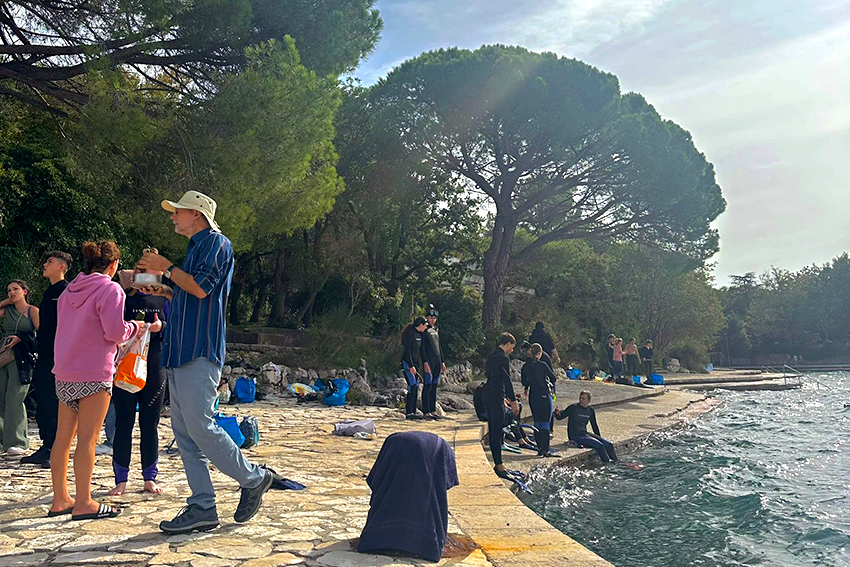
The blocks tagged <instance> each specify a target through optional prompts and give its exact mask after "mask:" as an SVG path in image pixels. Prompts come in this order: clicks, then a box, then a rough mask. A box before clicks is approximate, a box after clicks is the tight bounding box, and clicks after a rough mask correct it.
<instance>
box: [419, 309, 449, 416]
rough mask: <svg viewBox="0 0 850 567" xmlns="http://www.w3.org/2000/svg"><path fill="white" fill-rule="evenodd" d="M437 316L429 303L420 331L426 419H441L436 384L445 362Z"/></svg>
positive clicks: (438, 381) (443, 369)
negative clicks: (438, 410)
mask: <svg viewBox="0 0 850 567" xmlns="http://www.w3.org/2000/svg"><path fill="white" fill-rule="evenodd" d="M438 316H439V313H438V312H437V308H436V307H434V306H433V305H429V306H428V313H427V315H425V318H426V319H427V320H428V327H427V328H426V329H425V331H424V332H423V333H422V366H423V371H424V372H423V375H422V413H424V414H425V417H426V418H428V419H442V417H440V416H439V415H437V384H439V383H440V376H442V375H443V372H445V371H446V363H445V362H444V360H443V349H442V347H441V346H440V334H439V333H438V332H437V328H436V325H437V317H438Z"/></svg>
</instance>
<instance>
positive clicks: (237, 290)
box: [229, 254, 251, 325]
mask: <svg viewBox="0 0 850 567" xmlns="http://www.w3.org/2000/svg"><path fill="white" fill-rule="evenodd" d="M250 271H251V259H250V257H249V255H248V254H240V255H238V256H237V257H236V270H235V273H234V274H233V286H232V287H231V288H230V299H229V301H230V324H231V325H239V324H240V323H241V322H242V321H241V319H242V313H241V312H240V309H239V300H240V299H241V298H242V290H243V289H244V288H245V280H247V279H248V273H249V272H250Z"/></svg>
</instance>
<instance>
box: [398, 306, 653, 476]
mask: <svg viewBox="0 0 850 567" xmlns="http://www.w3.org/2000/svg"><path fill="white" fill-rule="evenodd" d="M438 316H439V313H438V311H437V309H436V308H435V307H434V305H429V306H428V310H427V313H426V316H425V317H421V316H420V317H416V318H415V319H414V320H413V322H412V323H411V324H409V325H408V326H407V327H406V328H405V329H404V331H402V335H401V339H402V348H403V352H402V359H401V364H402V369H403V371H404V376H405V378H406V379H407V399H406V402H405V418H406V419H434V420H437V419H443V417H442V416H440V415H439V414H438V413H437V406H436V403H437V385H438V384H439V381H440V377H441V376H442V374H443V373H444V372H445V370H446V365H445V362H444V358H443V352H442V348H441V345H440V335H439V332H438V331H437V329H436V324H437V317H438ZM612 336H613V335H612ZM529 341H535V342H529ZM529 341H524V342H523V344H522V348H523V350H524V351H525V355H526V362H525V363H524V364H523V366H522V371H521V383H522V385H523V388H524V395H525V397H526V399H527V400H528V404H529V406H530V409H531V414H532V419H533V426H531V427H528V428H529V429H530V430H531V431H532V432H533V437H534V440H533V441H532V440H531V439H529V437H528V436H527V435H526V433H525V429H524V427H523V426H522V425H521V424H520V420H519V416H520V413H521V411H522V406H521V405H520V402H519V399H520V398H521V395H518V394H517V393H515V392H514V388H513V384H512V382H511V365H510V358H509V355H510V354H511V353H512V352H513V351H514V348H515V347H516V344H517V340H516V338H515V337H514V336H513V335H512V334H510V333H502V335H501V336H500V337H499V339H498V342H497V345H496V349H495V350H494V351H493V352H492V353H491V354H490V355H489V356H488V357H487V360H486V362H485V368H484V374H485V377H486V381H485V382H484V383H482V384H481V385H480V386H479V387H478V388H477V389H476V390H475V395H474V398H473V401H474V405H475V411H476V414H477V416H478V418H479V419H480V420H481V421H487V422H488V431H489V433H488V441H489V445H490V452H491V454H492V457H493V463H494V465H495V466H494V469H493V470H494V472H495V473H496V475H497V476H499V477H502V478H505V479H509V480H514V481H517V480H518V478H517V477H516V471H509V470H507V469H506V468H505V465H504V463H503V462H502V450H503V448H505V447H506V446H505V445H504V438H505V433H506V432H507V434H508V435H510V436H512V437H513V440H514V441H516V442H517V443H518V446H519V448H523V449H532V450H537V456H538V457H553V456H556V455H557V453H556V451H554V450H553V449H551V448H550V439H551V436H552V430H553V426H554V421H555V419H558V420H562V419H567V420H568V422H567V437H568V439H569V442H570V443H571V444H573V445H575V446H577V447H583V448H589V449H594V450H595V451H596V452H597V454H598V455H599V458H600V459H601V460H602V461H604V462H616V461H617V455H616V453H615V451H614V445H613V444H612V443H611V442H610V441H608V440H607V439H605V438H603V437H602V436H601V434H600V431H599V424H598V423H597V422H596V412H595V411H594V409H593V408H592V407H591V406H590V400H591V393H590V392H589V391H587V390H583V391H582V392H581V393H580V394H579V401H578V403H574V404H571V405H569V406H568V407H567V408H565V409H558V408H557V407H556V406H555V405H554V394H555V381H556V380H557V378H556V376H555V373H554V366H553V362H552V355H554V356H555V357H557V350H555V349H554V345H553V343H552V338H551V336H549V334H548V333H546V332H545V331H544V329H543V324H542V323H538V324H537V326H536V328H535V330H534V332H533V333H532V334H531V336H530V337H529ZM615 344H616V342H615ZM648 347H649V349H650V351H649V353H648V355H649V357H650V359H651V356H652V354H651V343H649V344H648ZM590 348H591V352H593V353H594V354H595V351H593V347H592V342H591V343H590ZM420 363H421V365H420ZM650 364H651V362H650ZM621 366H622V364H621ZM420 367H421V368H422V374H421V375H420V374H419V370H418V369H419V368H420ZM614 367H616V365H615V366H614ZM420 382H421V384H422V415H419V414H418V413H417V403H418V397H419V384H420ZM588 424H589V425H590V426H591V428H592V430H593V433H590V432H588V431H587V426H588Z"/></svg>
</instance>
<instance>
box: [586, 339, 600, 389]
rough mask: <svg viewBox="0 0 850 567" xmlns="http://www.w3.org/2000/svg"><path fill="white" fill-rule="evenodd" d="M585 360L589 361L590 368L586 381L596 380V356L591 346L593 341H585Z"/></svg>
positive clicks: (597, 368) (594, 349) (597, 364)
mask: <svg viewBox="0 0 850 567" xmlns="http://www.w3.org/2000/svg"><path fill="white" fill-rule="evenodd" d="M587 358H588V359H589V361H590V368H588V370H587V379H588V380H593V379H594V378H596V372H597V371H598V370H599V361H598V357H597V354H596V348H595V347H594V346H593V339H592V338H590V339H587Z"/></svg>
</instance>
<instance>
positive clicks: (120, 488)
mask: <svg viewBox="0 0 850 567" xmlns="http://www.w3.org/2000/svg"><path fill="white" fill-rule="evenodd" d="M125 490H127V483H126V482H119V483H118V484H116V485H115V488H113V489H112V490H110V491H109V495H110V496H121V495H122V494H124V491H125Z"/></svg>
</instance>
